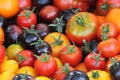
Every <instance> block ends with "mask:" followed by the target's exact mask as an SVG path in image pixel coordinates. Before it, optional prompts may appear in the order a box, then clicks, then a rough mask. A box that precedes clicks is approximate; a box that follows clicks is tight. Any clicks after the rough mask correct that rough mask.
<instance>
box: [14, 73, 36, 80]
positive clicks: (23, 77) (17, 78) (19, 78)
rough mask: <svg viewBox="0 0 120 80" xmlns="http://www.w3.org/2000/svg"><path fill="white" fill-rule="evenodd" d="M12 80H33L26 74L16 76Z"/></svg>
mask: <svg viewBox="0 0 120 80" xmlns="http://www.w3.org/2000/svg"><path fill="white" fill-rule="evenodd" d="M13 80H35V79H34V78H33V77H32V76H31V75H28V74H17V75H16V76H15V77H14V78H13Z"/></svg>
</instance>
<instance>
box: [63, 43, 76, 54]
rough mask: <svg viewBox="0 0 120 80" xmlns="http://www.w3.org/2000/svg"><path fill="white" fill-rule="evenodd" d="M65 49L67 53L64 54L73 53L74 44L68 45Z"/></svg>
mask: <svg viewBox="0 0 120 80" xmlns="http://www.w3.org/2000/svg"><path fill="white" fill-rule="evenodd" d="M67 48H68V51H67V52H64V54H72V53H74V52H75V44H74V43H73V45H72V46H70V45H68V46H67Z"/></svg>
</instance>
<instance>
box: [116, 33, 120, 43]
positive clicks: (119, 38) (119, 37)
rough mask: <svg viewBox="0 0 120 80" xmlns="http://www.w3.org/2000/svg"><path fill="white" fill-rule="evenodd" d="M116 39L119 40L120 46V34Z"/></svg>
mask: <svg viewBox="0 0 120 80" xmlns="http://www.w3.org/2000/svg"><path fill="white" fill-rule="evenodd" d="M116 39H117V40H118V42H119V44H120V34H119V35H118V36H117V37H116Z"/></svg>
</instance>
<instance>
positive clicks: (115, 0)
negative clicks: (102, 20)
mask: <svg viewBox="0 0 120 80" xmlns="http://www.w3.org/2000/svg"><path fill="white" fill-rule="evenodd" d="M119 7H120V0H98V2H97V11H98V12H99V14H101V15H107V13H108V12H109V11H110V9H112V8H119Z"/></svg>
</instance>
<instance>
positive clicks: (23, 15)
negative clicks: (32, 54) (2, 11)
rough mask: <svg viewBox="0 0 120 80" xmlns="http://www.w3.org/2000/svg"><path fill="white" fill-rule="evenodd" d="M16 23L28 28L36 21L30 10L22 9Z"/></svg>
mask: <svg viewBox="0 0 120 80" xmlns="http://www.w3.org/2000/svg"><path fill="white" fill-rule="evenodd" d="M17 23H18V25H19V26H21V27H27V28H30V27H31V25H35V24H36V23H37V17H36V15H35V14H34V13H33V12H32V11H30V10H23V11H21V12H20V13H19V14H18V16H17Z"/></svg>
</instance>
